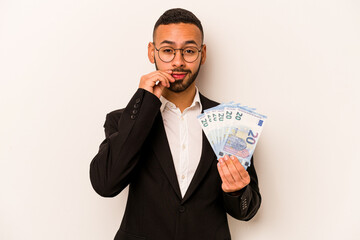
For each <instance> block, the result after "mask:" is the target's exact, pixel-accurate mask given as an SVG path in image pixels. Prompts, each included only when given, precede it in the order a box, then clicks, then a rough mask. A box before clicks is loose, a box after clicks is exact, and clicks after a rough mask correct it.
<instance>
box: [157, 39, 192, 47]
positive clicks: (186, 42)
mask: <svg viewBox="0 0 360 240" xmlns="http://www.w3.org/2000/svg"><path fill="white" fill-rule="evenodd" d="M165 43H166V44H172V45H174V44H175V42H173V41H169V40H164V41H162V42H161V43H160V45H161V44H165ZM186 44H195V45H196V46H197V43H196V42H195V41H194V40H188V41H185V44H184V45H186Z"/></svg>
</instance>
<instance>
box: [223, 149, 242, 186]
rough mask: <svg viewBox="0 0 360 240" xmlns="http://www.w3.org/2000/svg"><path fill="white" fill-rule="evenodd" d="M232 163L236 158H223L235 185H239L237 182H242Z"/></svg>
mask: <svg viewBox="0 0 360 240" xmlns="http://www.w3.org/2000/svg"><path fill="white" fill-rule="evenodd" d="M234 161H237V159H236V158H231V157H229V156H227V155H226V156H225V163H226V165H227V166H228V168H229V171H230V173H231V175H232V177H233V178H234V180H235V182H236V183H239V182H241V181H242V177H241V175H240V172H239V170H238V169H237V168H236V166H235V164H234Z"/></svg>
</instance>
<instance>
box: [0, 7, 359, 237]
mask: <svg viewBox="0 0 360 240" xmlns="http://www.w3.org/2000/svg"><path fill="white" fill-rule="evenodd" d="M173 7H183V8H186V9H189V10H191V11H192V12H193V13H195V14H196V15H197V16H198V18H199V19H200V20H201V21H202V23H203V27H204V30H205V43H206V44H207V50H208V52H207V53H208V55H207V57H208V58H207V62H206V63H205V65H204V66H203V67H202V69H201V73H200V74H199V78H198V80H197V81H198V86H199V88H200V91H201V92H202V93H203V94H204V95H205V96H208V97H210V98H212V99H215V100H217V101H220V102H225V101H230V100H234V101H237V102H241V103H244V104H247V105H250V106H252V107H256V108H257V109H258V111H259V112H261V113H263V114H265V115H267V116H268V117H269V119H268V121H267V123H266V125H265V128H264V131H263V133H262V137H261V140H260V142H259V144H258V146H257V150H256V153H255V161H256V169H257V172H258V177H259V184H260V190H261V193H262V197H263V203H262V205H261V208H260V210H259V212H258V214H257V215H256V216H255V217H254V218H253V219H252V220H251V221H250V222H241V221H238V220H235V219H233V218H232V217H231V216H228V217H229V222H230V230H231V233H232V237H233V239H235V240H237V239H247V240H252V239H257V240H258V239H266V240H288V239H291V240H304V239H327V240H332V239H351V240H352V239H360V229H359V222H360V206H359V202H360V190H359V189H360V187H359V183H360V174H359V168H360V154H359V145H358V143H359V140H358V136H359V121H360V114H359V103H360V97H359V94H358V91H359V90H360V84H359V81H360V73H359V67H360V47H359V43H360V14H359V13H360V3H359V1H355V0H353V1H351V0H326V1H325V0H307V1H285V0H278V1H269V0H254V1H243V0H240V1H239V0H237V1H226V0H224V1H217V2H216V3H209V1H205V0H204V1H181V2H179V1H169V0H168V1H154V0H153V1H142V2H140V1H119V0H118V1H115V0H112V1H110V0H106V1H94V0H92V1H80V0H62V1H49V0H31V1H30V0H11V1H10V0H0V81H1V85H0V109H1V117H0V123H1V124H0V159H1V162H0V164H1V166H0V189H1V195H0V239H5V240H8V239H34V240H35V239H36V240H38V239H56V240H57V239H59V240H63V239H76V240H77V239H87V240H92V239H113V237H114V235H115V233H116V231H117V229H118V227H119V225H120V222H121V219H122V216H123V212H124V208H125V203H126V199H127V194H128V191H127V189H125V190H124V191H123V192H122V193H121V194H119V195H118V196H117V197H115V198H110V199H109V198H102V197H100V196H99V195H97V194H96V193H95V191H94V190H93V189H92V187H91V184H90V180H89V164H90V162H91V160H92V158H93V157H94V156H95V154H96V153H97V150H98V147H99V145H100V143H101V141H102V140H103V139H104V132H103V123H104V121H105V115H106V113H108V112H110V111H112V110H114V109H119V108H122V107H125V105H126V104H127V102H128V101H129V99H130V98H131V96H132V95H133V93H134V92H135V91H136V89H137V87H138V82H139V79H140V77H141V76H142V75H144V74H147V73H149V72H151V71H153V70H154V66H153V65H152V64H150V63H149V62H148V59H147V43H148V42H149V41H151V40H152V29H153V26H154V24H155V22H156V20H157V19H158V17H159V16H160V15H161V14H162V13H163V12H164V11H165V10H167V9H169V8H173ZM159 227H161V226H159Z"/></svg>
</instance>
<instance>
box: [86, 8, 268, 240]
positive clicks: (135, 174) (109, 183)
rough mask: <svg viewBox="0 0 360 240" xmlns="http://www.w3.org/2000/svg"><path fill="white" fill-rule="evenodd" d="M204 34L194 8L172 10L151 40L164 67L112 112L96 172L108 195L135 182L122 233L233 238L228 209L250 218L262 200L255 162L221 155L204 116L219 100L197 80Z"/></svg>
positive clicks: (156, 238) (181, 239) (122, 238)
mask: <svg viewBox="0 0 360 240" xmlns="http://www.w3.org/2000/svg"><path fill="white" fill-rule="evenodd" d="M203 39H204V34H203V29H202V26H201V23H200V21H199V20H198V19H197V18H196V16H195V15H194V14H192V13H191V12H189V11H187V10H184V9H170V10H168V11H166V12H165V13H164V14H163V15H162V16H161V17H160V18H159V20H158V21H157V23H156V24H155V27H154V32H153V42H150V43H149V45H148V57H149V60H150V62H151V63H155V66H156V69H157V71H154V72H152V73H149V74H146V75H144V76H142V77H141V79H140V83H139V88H138V90H137V91H136V93H135V94H134V96H133V97H132V99H131V100H130V102H129V103H128V105H127V106H126V108H124V109H121V110H116V111H113V112H111V113H109V114H108V115H107V117H106V121H105V124H104V128H105V135H106V139H105V140H104V141H103V142H102V143H101V145H100V149H99V152H98V154H97V155H96V156H95V157H94V159H93V160H92V162H91V164H90V179H91V183H92V186H93V188H94V189H95V191H96V192H97V193H98V194H100V195H101V196H103V197H114V196H116V195H117V194H119V193H120V192H121V191H122V190H123V189H124V188H125V187H126V186H127V185H128V184H129V196H128V201H127V205H126V210H125V213H124V217H123V220H122V223H121V226H120V228H119V230H118V232H117V234H116V236H115V239H116V240H130V239H131V240H134V239H147V240H170V239H176V240H189V239H190V240H191V239H194V240H200V239H204V240H205V239H206V240H208V239H214V240H220V239H221V240H225V239H231V237H230V231H229V227H228V222H227V216H226V213H229V214H230V215H231V216H233V217H234V218H236V219H239V220H245V221H248V220H250V219H251V218H252V217H253V216H254V215H255V214H256V212H257V210H258V209H259V207H260V202H261V196H260V193H259V188H258V183H257V176H256V172H255V168H254V164H253V163H252V165H251V166H250V167H249V168H248V170H247V171H246V170H245V169H244V168H243V167H242V165H241V164H240V163H239V161H238V160H237V159H236V158H234V157H231V158H230V157H229V156H225V157H223V158H221V159H219V162H218V160H217V159H216V156H215V154H214V152H213V151H212V149H211V146H210V144H209V142H208V141H207V139H206V137H205V135H204V133H203V132H202V129H201V126H200V124H199V123H198V122H197V119H196V116H197V115H199V114H200V113H201V112H203V110H204V109H207V108H211V107H214V106H216V105H218V103H216V102H214V101H211V100H209V99H207V98H206V97H204V96H203V95H202V94H200V93H199V91H198V89H197V87H196V86H195V79H196V76H197V74H198V72H199V69H200V66H201V65H202V64H204V63H205V59H206V45H205V44H203ZM252 161H253V159H252Z"/></svg>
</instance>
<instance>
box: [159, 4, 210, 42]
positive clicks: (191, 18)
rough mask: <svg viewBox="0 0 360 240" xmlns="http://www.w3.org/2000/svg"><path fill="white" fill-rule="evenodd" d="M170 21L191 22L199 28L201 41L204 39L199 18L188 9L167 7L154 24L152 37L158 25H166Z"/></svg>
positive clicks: (170, 22)
mask: <svg viewBox="0 0 360 240" xmlns="http://www.w3.org/2000/svg"><path fill="white" fill-rule="evenodd" d="M172 23H191V24H194V25H195V26H197V27H198V28H199V29H200V32H201V35H202V41H204V31H203V27H202V25H201V22H200V20H199V19H198V18H197V17H196V16H195V15H194V14H193V13H192V12H190V11H188V10H186V9H183V8H173V9H169V10H167V11H166V12H164V13H163V15H161V16H160V18H159V19H158V20H157V22H156V23H155V26H154V30H153V39H154V36H155V30H156V28H157V27H158V26H159V25H168V24H172Z"/></svg>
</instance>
